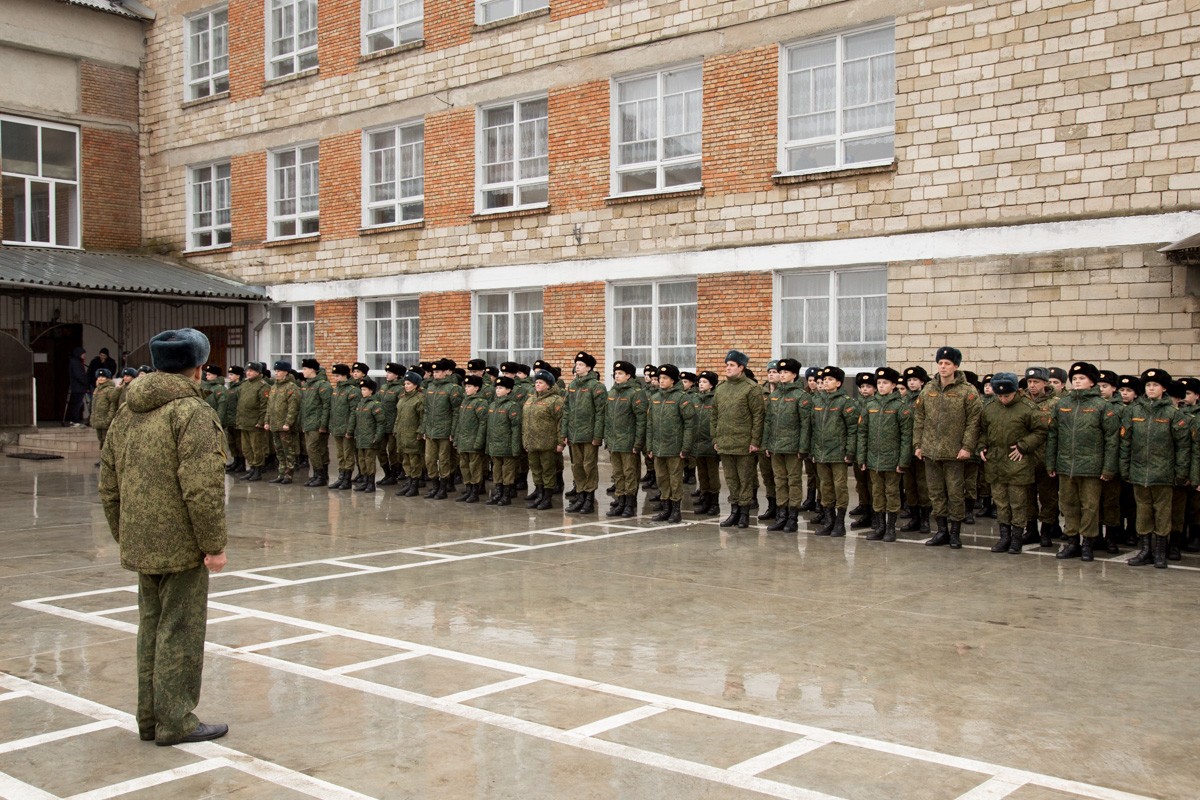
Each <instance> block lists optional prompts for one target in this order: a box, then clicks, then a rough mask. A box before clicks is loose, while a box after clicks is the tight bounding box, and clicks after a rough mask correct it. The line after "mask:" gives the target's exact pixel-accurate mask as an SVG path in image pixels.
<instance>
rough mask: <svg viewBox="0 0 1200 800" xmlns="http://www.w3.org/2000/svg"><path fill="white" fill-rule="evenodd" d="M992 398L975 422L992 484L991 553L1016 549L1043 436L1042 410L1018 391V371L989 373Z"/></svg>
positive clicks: (1044, 427) (1044, 434) (1020, 540)
mask: <svg viewBox="0 0 1200 800" xmlns="http://www.w3.org/2000/svg"><path fill="white" fill-rule="evenodd" d="M991 385H992V392H993V393H994V394H995V397H996V399H995V400H993V401H991V402H988V403H985V404H984V406H983V414H982V416H981V418H980V427H979V457H980V459H982V461H983V464H984V469H985V471H986V472H987V478H988V482H989V483H990V484H991V487H992V502H994V503H995V504H996V522H997V524H998V525H999V528H1000V540H999V541H998V542H996V544H994V545H992V552H993V553H1006V552H1007V553H1014V554H1016V553H1020V552H1021V545H1022V538H1023V534H1024V531H1025V516H1026V509H1027V506H1026V500H1027V496H1028V491H1029V485H1030V484H1032V483H1033V479H1034V474H1033V468H1034V462H1033V458H1032V457H1031V454H1032V453H1035V452H1037V451H1039V450H1041V448H1042V445H1043V443H1044V442H1045V440H1046V416H1045V415H1044V414H1043V413H1042V411H1041V409H1039V408H1038V407H1037V406H1036V405H1034V404H1033V403H1031V402H1030V401H1029V400H1028V399H1027V398H1025V397H1024V396H1022V395H1021V394H1020V393H1019V392H1018V391H1017V376H1016V374H1015V373H1012V372H999V373H996V374H995V375H993V376H992V381H991Z"/></svg>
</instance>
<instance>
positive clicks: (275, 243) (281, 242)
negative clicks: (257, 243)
mask: <svg viewBox="0 0 1200 800" xmlns="http://www.w3.org/2000/svg"><path fill="white" fill-rule="evenodd" d="M320 238H321V234H319V233H309V234H306V235H304V236H293V237H291V238H288V239H267V240H266V241H265V242H263V247H287V246H288V245H291V244H312V243H313V242H316V241H318V240H319V239H320Z"/></svg>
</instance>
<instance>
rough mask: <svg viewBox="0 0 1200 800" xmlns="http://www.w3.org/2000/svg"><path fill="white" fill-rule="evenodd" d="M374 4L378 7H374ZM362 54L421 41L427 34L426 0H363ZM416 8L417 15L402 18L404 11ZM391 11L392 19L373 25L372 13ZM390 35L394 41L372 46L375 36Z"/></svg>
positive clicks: (380, 13)
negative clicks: (384, 44)
mask: <svg viewBox="0 0 1200 800" xmlns="http://www.w3.org/2000/svg"><path fill="white" fill-rule="evenodd" d="M372 4H374V5H375V6H376V7H375V8H372ZM361 8H362V54H363V55H370V54H372V53H383V52H386V51H388V50H391V49H393V48H396V47H402V46H403V45H406V44H412V43H413V42H419V41H421V40H422V38H423V37H424V36H425V3H424V0H362V6H361ZM414 9H415V11H416V16H414V17H411V18H409V19H405V20H400V13H401V12H402V11H406V12H411V11H413V10H414ZM388 11H390V12H391V19H390V21H389V22H386V23H379V24H377V25H375V27H371V15H372V14H379V15H382V14H384V13H385V12H388ZM381 35H390V36H391V41H392V43H391V44H389V45H386V46H383V47H372V46H371V40H372V38H373V37H376V36H381Z"/></svg>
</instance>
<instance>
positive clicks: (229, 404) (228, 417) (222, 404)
mask: <svg viewBox="0 0 1200 800" xmlns="http://www.w3.org/2000/svg"><path fill="white" fill-rule="evenodd" d="M241 393H242V382H241V381H240V380H238V381H234V382H233V383H231V384H229V386H227V387H225V394H223V395H221V399H220V400H219V401H218V402H217V416H218V417H220V419H221V425H222V426H224V428H225V430H227V431H232V430H236V429H237V408H238V397H239V396H240V395H241Z"/></svg>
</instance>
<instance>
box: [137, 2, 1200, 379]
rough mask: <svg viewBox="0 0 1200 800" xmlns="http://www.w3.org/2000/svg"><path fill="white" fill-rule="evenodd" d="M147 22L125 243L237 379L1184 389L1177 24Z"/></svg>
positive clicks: (384, 18)
mask: <svg viewBox="0 0 1200 800" xmlns="http://www.w3.org/2000/svg"><path fill="white" fill-rule="evenodd" d="M150 5H151V6H152V7H153V8H154V9H155V11H156V12H157V18H156V19H155V20H154V22H153V23H151V24H150V25H149V26H148V28H147V40H146V55H145V62H144V69H143V74H142V101H143V102H142V108H141V120H142V142H141V156H142V158H143V165H142V180H143V190H144V203H143V206H142V231H143V238H144V239H145V240H147V241H149V242H154V243H163V244H166V245H169V246H170V247H172V248H175V249H176V250H178V251H179V252H180V253H181V254H182V255H183V256H184V257H186V258H187V259H188V260H190V261H191V262H192V263H194V264H195V265H197V266H199V267H201V268H204V269H207V270H211V271H215V272H219V273H222V274H225V275H228V276H229V277H231V278H234V279H237V280H239V281H242V282H245V283H249V284H256V285H262V286H265V287H266V288H267V291H268V293H269V294H270V296H271V298H272V299H273V301H274V305H273V306H272V307H271V310H270V323H269V325H266V326H264V327H263V329H262V338H261V340H260V341H259V342H258V346H259V349H260V352H261V354H262V355H264V356H268V355H269V356H270V357H275V356H290V357H292V358H299V357H302V356H304V355H308V354H314V355H316V356H317V357H318V358H320V359H321V360H323V361H328V360H343V361H349V360H351V359H356V358H363V357H365V358H367V359H368V360H369V361H370V362H372V365H373V366H374V367H376V368H381V367H382V365H383V364H384V363H385V362H386V361H389V360H393V359H398V360H404V361H412V360H415V359H416V358H417V357H418V356H421V357H425V358H428V357H436V356H441V355H448V356H451V357H454V358H456V359H459V360H462V359H465V358H467V357H471V356H482V357H486V358H488V359H489V360H490V361H492V362H496V361H500V360H504V359H508V358H516V359H518V360H526V361H528V360H532V359H533V358H535V357H539V356H540V357H545V358H546V359H547V360H549V361H551V362H552V363H558V364H563V363H565V362H566V360H567V359H568V358H569V356H570V354H572V353H573V352H575V351H576V350H577V349H580V348H583V349H587V350H589V351H591V352H593V353H596V354H598V355H599V356H601V359H602V362H603V363H602V365H601V367H600V368H601V369H607V365H608V364H611V362H612V361H613V360H615V359H618V358H623V359H628V360H632V361H635V362H637V363H645V362H655V363H662V362H666V361H672V362H674V363H676V364H679V365H680V366H683V367H700V368H713V367H715V366H717V365H719V363H720V361H721V358H722V356H723V354H724V352H725V351H726V350H727V349H728V348H730V347H738V348H740V349H743V350H745V351H746V352H747V353H749V354H750V356H751V357H752V360H753V361H752V363H753V364H756V365H758V364H761V362H763V361H765V360H766V359H767V358H769V357H771V356H774V355H780V354H787V355H791V356H794V357H797V358H799V359H800V360H801V361H802V362H803V363H805V364H806V365H808V364H825V363H836V364H839V365H841V366H843V367H845V368H847V369H848V370H853V369H856V368H870V367H874V366H876V365H878V364H880V363H883V362H885V361H887V362H890V363H892V364H894V365H903V364H907V363H913V362H919V363H927V362H929V361H930V360H931V359H932V355H933V352H934V350H935V349H936V348H937V347H938V346H940V345H942V344H947V343H949V344H954V345H955V346H958V347H960V348H961V349H963V350H964V352H965V353H966V355H967V363H966V364H965V365H964V366H966V367H967V368H969V369H977V370H978V371H980V372H985V371H991V369H992V368H993V367H999V366H1009V367H1015V366H1020V365H1023V364H1026V363H1030V362H1042V363H1054V364H1065V363H1068V362H1070V361H1072V360H1074V359H1078V358H1086V359H1088V360H1091V361H1095V362H1098V363H1100V364H1102V365H1104V366H1106V367H1110V368H1112V369H1116V370H1118V371H1132V370H1138V369H1141V368H1143V367H1145V366H1149V365H1150V364H1153V363H1160V362H1169V363H1171V364H1172V365H1174V367H1173V368H1174V369H1175V370H1178V371H1179V372H1180V373H1182V374H1195V373H1197V372H1200V338H1198V337H1197V333H1196V330H1197V325H1196V322H1197V312H1198V311H1200V304H1198V302H1197V298H1196V296H1195V294H1194V293H1193V289H1194V287H1195V280H1194V278H1193V280H1191V281H1189V270H1190V269H1193V267H1188V266H1186V265H1183V264H1176V263H1173V262H1171V261H1168V260H1167V258H1166V257H1165V256H1164V255H1162V254H1160V253H1159V252H1158V250H1159V249H1160V248H1162V247H1163V246H1164V245H1166V244H1169V243H1171V242H1174V241H1176V240H1179V239H1182V238H1185V237H1187V236H1190V235H1192V234H1194V233H1196V232H1197V231H1200V214H1198V213H1197V210H1198V209H1200V171H1198V170H1197V156H1200V100H1198V99H1197V98H1200V91H1197V90H1198V89H1200V38H1198V37H1196V35H1195V33H1194V32H1195V31H1196V30H1200V9H1198V8H1197V7H1196V6H1195V4H1193V3H1189V2H1187V0H1162V2H1142V1H1139V0H1082V1H1075V2H1066V1H1065V0H1062V1H1060V0H990V1H989V2H979V3H969V4H947V3H930V2H919V1H917V0H892V1H891V2H880V1H879V0H840V1H834V0H824V1H822V0H792V2H745V1H744V0H728V1H726V2H721V1H719V0H705V1H704V2H699V3H679V2H675V1H674V0H640V1H631V2H617V1H616V0H613V1H611V2H608V1H606V0H549V2H548V3H547V2H546V0H475V1H474V2H472V0H424V1H423V2H422V0H353V1H352V2H347V1H346V0H228V1H227V2H215V3H214V2H211V0H155V2H153V3H150ZM219 220H224V221H223V222H222V221H219Z"/></svg>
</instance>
